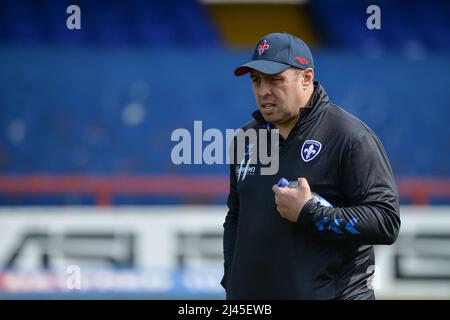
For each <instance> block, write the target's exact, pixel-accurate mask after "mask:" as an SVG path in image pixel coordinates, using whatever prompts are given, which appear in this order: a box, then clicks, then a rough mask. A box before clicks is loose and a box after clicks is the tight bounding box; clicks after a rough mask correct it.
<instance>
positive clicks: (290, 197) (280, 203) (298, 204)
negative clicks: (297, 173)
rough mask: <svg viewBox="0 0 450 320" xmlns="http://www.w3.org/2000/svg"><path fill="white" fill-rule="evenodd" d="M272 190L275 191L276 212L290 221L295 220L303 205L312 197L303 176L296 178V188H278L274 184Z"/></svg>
mask: <svg viewBox="0 0 450 320" xmlns="http://www.w3.org/2000/svg"><path fill="white" fill-rule="evenodd" d="M272 190H273V192H275V203H276V204H277V210H278V212H279V213H280V214H281V216H282V217H283V218H285V219H288V220H289V221H291V222H297V220H298V216H299V215H300V211H301V210H302V209H303V206H304V205H305V203H306V202H308V200H310V199H311V198H312V195H311V189H310V188H309V184H308V181H307V180H306V179H305V178H298V188H295V189H293V188H288V187H285V188H280V187H279V186H277V185H276V184H275V185H273V187H272Z"/></svg>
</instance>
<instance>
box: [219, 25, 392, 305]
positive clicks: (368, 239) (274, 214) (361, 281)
mask: <svg viewBox="0 0 450 320" xmlns="http://www.w3.org/2000/svg"><path fill="white" fill-rule="evenodd" d="M247 73H250V76H251V79H252V83H253V84H252V87H253V93H254V95H255V98H256V102H257V104H258V109H259V110H258V111H256V112H254V113H253V117H254V120H252V121H250V122H249V123H247V124H246V125H244V126H243V127H242V129H243V130H244V131H245V130H249V129H255V130H258V129H266V130H268V131H269V132H270V133H272V132H275V130H274V129H278V130H279V135H280V136H279V170H278V172H277V173H276V174H275V175H261V174H258V172H256V173H255V174H252V175H247V176H246V177H245V179H243V178H242V175H241V173H242V172H241V171H242V164H241V165H239V163H238V162H237V163H234V164H232V165H231V166H230V168H231V173H230V193H229V197H228V208H229V210H228V214H227V216H226V219H225V223H224V257H225V262H224V269H225V273H224V277H223V279H222V282H221V284H222V285H223V286H224V288H225V289H226V294H227V298H228V299H375V296H374V291H373V289H372V287H371V279H372V278H373V273H374V264H375V258H374V251H373V247H372V245H375V244H392V243H394V241H395V240H396V238H397V235H398V231H399V228H400V213H399V199H398V192H397V189H396V185H395V181H394V177H393V173H392V169H391V167H390V164H389V161H388V159H387V157H386V154H385V152H384V150H383V147H382V145H381V142H380V141H379V140H378V138H377V137H376V136H375V134H374V133H373V132H372V130H371V129H370V128H368V127H367V125H365V124H364V123H363V122H362V121H360V120H358V119H357V118H355V117H354V116H352V115H350V114H349V113H347V112H346V111H344V110H343V109H341V108H339V107H338V106H336V105H334V104H333V103H331V102H330V100H329V98H328V95H327V93H326V92H325V90H324V89H323V87H322V86H321V85H320V84H319V83H318V82H317V81H314V63H313V57H312V55H311V52H310V50H309V48H308V46H307V45H306V44H305V43H304V42H303V41H302V40H300V39H298V38H296V37H294V36H292V35H290V34H287V33H272V34H269V35H267V36H265V37H263V38H262V39H261V40H260V41H259V42H258V43H257V45H256V48H255V51H254V54H253V59H252V61H251V62H249V63H247V64H245V65H243V66H240V67H239V68H237V69H236V70H235V75H236V76H241V75H243V74H247ZM232 152H234V149H232ZM255 166H256V167H258V166H259V165H258V164H256V165H255ZM245 170H246V169H245ZM281 177H285V178H287V179H288V180H297V181H298V188H295V189H294V188H280V187H278V186H277V185H276V183H277V181H278V180H279V179H280V178H281ZM311 190H312V191H314V192H316V193H318V194H319V195H321V196H322V197H323V198H325V199H326V200H328V201H329V202H330V203H331V204H332V205H333V207H326V206H323V205H321V204H320V203H317V202H314V201H313V200H312V196H311Z"/></svg>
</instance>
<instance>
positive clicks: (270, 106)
mask: <svg viewBox="0 0 450 320" xmlns="http://www.w3.org/2000/svg"><path fill="white" fill-rule="evenodd" d="M275 108H276V104H275V103H268V102H266V103H261V112H262V113H265V114H271V113H273V112H274V111H275Z"/></svg>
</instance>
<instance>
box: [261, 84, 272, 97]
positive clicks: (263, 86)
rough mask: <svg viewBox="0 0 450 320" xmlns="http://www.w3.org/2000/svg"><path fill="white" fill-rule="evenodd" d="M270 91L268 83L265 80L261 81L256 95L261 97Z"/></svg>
mask: <svg viewBox="0 0 450 320" xmlns="http://www.w3.org/2000/svg"><path fill="white" fill-rule="evenodd" d="M271 93H272V91H271V88H270V85H269V84H268V83H267V82H266V81H264V80H263V81H261V84H260V85H259V88H258V95H259V96H260V97H261V98H262V97H265V96H267V95H270V94H271Z"/></svg>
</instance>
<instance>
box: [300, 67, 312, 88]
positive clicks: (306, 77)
mask: <svg viewBox="0 0 450 320" xmlns="http://www.w3.org/2000/svg"><path fill="white" fill-rule="evenodd" d="M313 81H314V70H313V69H312V68H308V69H306V70H305V71H303V79H302V84H303V86H304V87H308V86H309V85H311V84H312V82H313Z"/></svg>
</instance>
